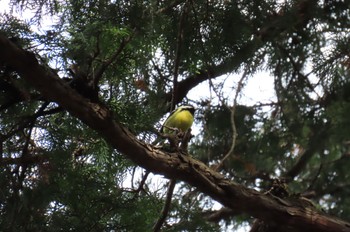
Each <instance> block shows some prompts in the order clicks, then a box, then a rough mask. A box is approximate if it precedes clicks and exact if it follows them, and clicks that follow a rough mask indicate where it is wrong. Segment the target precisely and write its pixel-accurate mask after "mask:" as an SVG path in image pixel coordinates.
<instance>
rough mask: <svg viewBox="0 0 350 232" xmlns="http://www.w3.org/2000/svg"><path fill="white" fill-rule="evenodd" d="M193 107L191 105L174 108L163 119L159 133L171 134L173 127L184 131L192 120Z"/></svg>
mask: <svg viewBox="0 0 350 232" xmlns="http://www.w3.org/2000/svg"><path fill="white" fill-rule="evenodd" d="M194 111H195V108H194V107H193V106H191V105H184V106H180V107H178V108H177V109H175V110H174V111H173V112H171V114H170V115H169V117H168V118H167V119H166V120H165V122H164V124H163V126H162V128H161V129H160V132H161V133H164V134H173V133H174V130H175V129H178V130H180V131H181V132H183V133H185V132H187V130H188V129H190V128H191V126H192V124H193V121H194Z"/></svg>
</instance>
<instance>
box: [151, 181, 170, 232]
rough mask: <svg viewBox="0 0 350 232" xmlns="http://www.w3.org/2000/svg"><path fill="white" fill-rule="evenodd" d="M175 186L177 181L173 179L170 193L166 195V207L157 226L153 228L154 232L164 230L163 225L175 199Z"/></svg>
mask: <svg viewBox="0 0 350 232" xmlns="http://www.w3.org/2000/svg"><path fill="white" fill-rule="evenodd" d="M175 185H176V180H175V179H172V180H170V181H169V184H168V191H167V193H166V198H165V204H164V207H163V209H162V212H161V213H160V217H159V218H158V220H157V222H156V224H155V225H154V227H153V231H154V232H158V231H160V229H161V228H162V225H163V224H164V222H165V219H166V217H167V216H168V213H169V209H170V204H171V199H172V197H173V193H174V188H175Z"/></svg>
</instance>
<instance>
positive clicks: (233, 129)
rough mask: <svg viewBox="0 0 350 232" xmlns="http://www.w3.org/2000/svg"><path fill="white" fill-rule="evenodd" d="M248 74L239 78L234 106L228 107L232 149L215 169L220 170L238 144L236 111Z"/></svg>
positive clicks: (245, 73)
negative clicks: (239, 95)
mask: <svg viewBox="0 0 350 232" xmlns="http://www.w3.org/2000/svg"><path fill="white" fill-rule="evenodd" d="M246 76H247V72H246V71H245V72H244V73H243V75H242V77H241V79H240V80H239V82H238V84H237V90H236V94H235V98H234V99H233V106H232V107H229V106H226V107H228V109H229V110H230V111H231V118H230V120H231V127H232V143H231V147H230V150H229V151H228V152H227V153H226V155H225V156H224V157H223V158H222V159H221V161H220V163H219V164H218V165H216V166H215V169H214V170H219V169H220V168H221V167H222V166H223V164H224V162H225V160H226V159H228V157H230V155H231V154H233V151H234V149H235V146H236V140H237V136H238V134H237V128H236V123H235V112H236V106H237V98H238V94H239V93H240V92H241V90H242V88H243V81H244V79H245V78H246Z"/></svg>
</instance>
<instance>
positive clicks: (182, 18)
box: [171, 2, 188, 110]
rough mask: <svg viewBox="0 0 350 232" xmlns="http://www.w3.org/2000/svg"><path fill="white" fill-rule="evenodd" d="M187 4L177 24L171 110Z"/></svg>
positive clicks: (173, 104)
mask: <svg viewBox="0 0 350 232" xmlns="http://www.w3.org/2000/svg"><path fill="white" fill-rule="evenodd" d="M187 9H188V7H187V2H186V3H185V5H184V7H183V10H182V12H181V15H180V22H179V29H178V34H177V41H176V53H175V60H174V78H173V91H172V96H171V110H174V109H175V103H176V98H177V84H178V76H179V66H180V59H181V50H182V42H183V37H184V22H185V18H186V16H187Z"/></svg>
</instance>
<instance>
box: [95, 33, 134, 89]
mask: <svg viewBox="0 0 350 232" xmlns="http://www.w3.org/2000/svg"><path fill="white" fill-rule="evenodd" d="M134 33H135V32H132V33H131V34H130V35H129V36H128V37H126V38H123V39H122V42H121V43H120V45H119V47H118V49H117V50H116V51H115V52H114V53H113V54H112V55H111V57H109V58H108V59H107V60H104V61H103V62H102V65H101V66H100V68H99V69H98V70H97V71H96V72H95V73H94V76H93V86H94V87H96V86H97V84H98V82H99V81H100V79H101V78H102V75H103V73H104V72H105V71H106V69H107V68H108V67H109V66H110V65H111V64H112V63H113V62H115V61H116V60H117V58H118V56H119V55H120V54H121V53H122V51H123V50H124V48H125V46H126V45H127V44H128V43H129V42H130V41H131V39H132V38H133V36H134Z"/></svg>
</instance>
